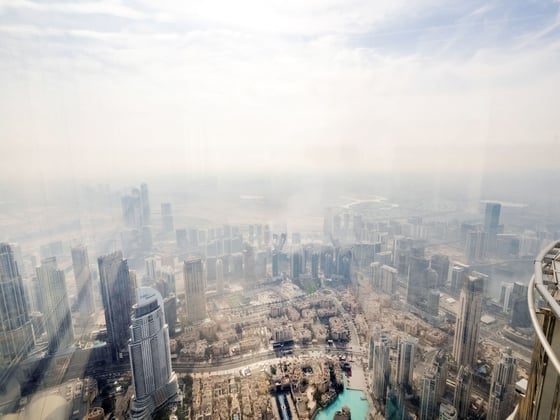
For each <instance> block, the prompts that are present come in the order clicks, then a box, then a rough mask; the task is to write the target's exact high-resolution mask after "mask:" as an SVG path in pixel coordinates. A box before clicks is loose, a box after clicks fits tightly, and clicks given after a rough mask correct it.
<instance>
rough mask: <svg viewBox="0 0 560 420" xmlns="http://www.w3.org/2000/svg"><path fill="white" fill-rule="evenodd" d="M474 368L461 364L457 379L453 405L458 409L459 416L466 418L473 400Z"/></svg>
mask: <svg viewBox="0 0 560 420" xmlns="http://www.w3.org/2000/svg"><path fill="white" fill-rule="evenodd" d="M471 386H472V370H471V368H470V367H469V366H460V367H459V372H457V379H456V380H455V392H454V394H453V405H454V406H455V409H456V410H457V417H458V418H460V419H466V418H467V414H468V412H469V406H470V402H471Z"/></svg>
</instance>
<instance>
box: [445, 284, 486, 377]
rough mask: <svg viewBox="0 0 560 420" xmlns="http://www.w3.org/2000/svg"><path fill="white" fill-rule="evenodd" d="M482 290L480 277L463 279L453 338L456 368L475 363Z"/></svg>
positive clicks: (482, 285)
mask: <svg viewBox="0 0 560 420" xmlns="http://www.w3.org/2000/svg"><path fill="white" fill-rule="evenodd" d="M483 290H484V281H483V279H482V278H481V277H480V276H475V275H468V276H465V277H464V281H463V289H462V290H461V297H460V298H459V313H458V314H457V322H456V324H455V336H454V338H453V358H454V359H455V362H456V364H457V366H461V365H464V366H473V365H474V362H475V361H476V351H477V343H478V329H479V324H480V315H481V311H482V295H483Z"/></svg>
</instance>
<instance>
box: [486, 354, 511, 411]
mask: <svg viewBox="0 0 560 420" xmlns="http://www.w3.org/2000/svg"><path fill="white" fill-rule="evenodd" d="M516 367H517V361H516V360H515V358H514V357H513V356H512V355H511V349H510V348H507V349H506V350H504V351H502V352H500V361H499V362H498V364H496V366H494V371H493V372H492V384H491V386H490V396H489V397H488V415H487V416H486V418H487V419H488V420H501V419H505V418H506V417H507V416H508V415H510V414H511V412H512V411H513V404H514V398H515V379H516V373H517V372H516Z"/></svg>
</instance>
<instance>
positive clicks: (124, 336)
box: [97, 251, 133, 360]
mask: <svg viewBox="0 0 560 420" xmlns="http://www.w3.org/2000/svg"><path fill="white" fill-rule="evenodd" d="M97 263H98V265H99V281H100V286H101V298H102V301H103V309H104V311H105V323H106V324H107V337H108V341H109V343H108V344H109V346H110V347H111V353H112V356H113V359H115V360H118V359H120V358H121V357H122V352H124V351H126V348H127V342H128V338H129V326H130V310H131V308H132V301H133V299H132V292H133V287H132V281H131V277H130V273H129V271H128V263H127V261H126V260H124V259H123V256H122V252H121V251H117V252H113V253H112V254H109V255H105V256H102V257H99V258H98V259H97Z"/></svg>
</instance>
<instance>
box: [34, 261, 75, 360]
mask: <svg viewBox="0 0 560 420" xmlns="http://www.w3.org/2000/svg"><path fill="white" fill-rule="evenodd" d="M37 280H38V282H39V290H40V292H41V308H42V310H43V320H44V324H45V329H46V331H47V336H48V340H49V347H48V349H49V353H51V354H54V353H56V352H57V351H58V350H62V349H65V348H67V347H69V346H71V345H72V343H73V342H74V331H73V329H72V315H71V313H70V305H69V303H68V292H67V289H66V279H65V277H64V271H62V270H59V269H58V268H57V266H56V257H51V258H46V259H44V260H43V261H42V263H41V266H40V267H37Z"/></svg>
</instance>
